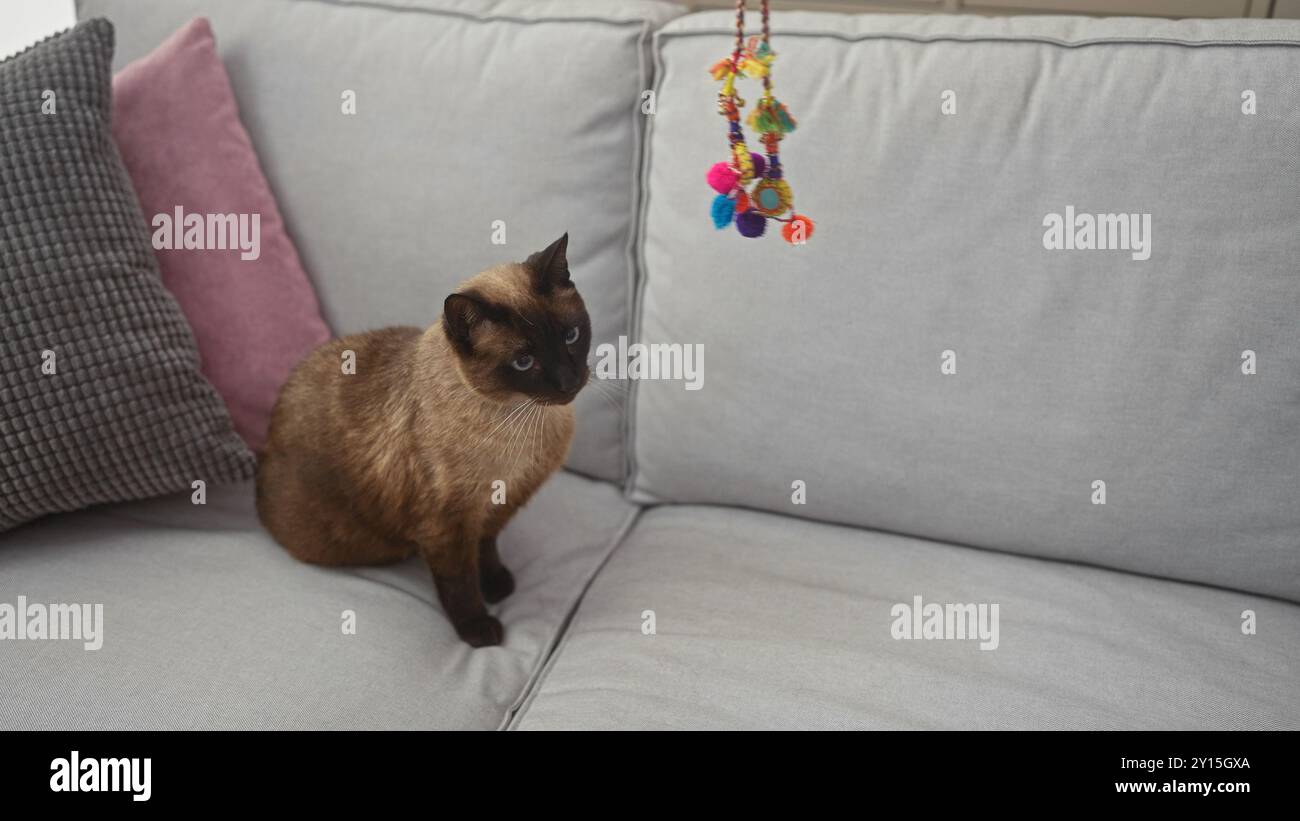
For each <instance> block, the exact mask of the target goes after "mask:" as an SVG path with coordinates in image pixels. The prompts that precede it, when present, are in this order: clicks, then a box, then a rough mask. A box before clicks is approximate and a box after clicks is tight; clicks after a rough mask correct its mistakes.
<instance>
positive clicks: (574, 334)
mask: <svg viewBox="0 0 1300 821" xmlns="http://www.w3.org/2000/svg"><path fill="white" fill-rule="evenodd" d="M580 336H582V331H580V330H578V327H577V326H576V325H575V326H574V327H572V328H570V329H569V332H568V333H567V334H565V335H564V344H565V345H572V344H573V343H574V342H577V341H578V337H580Z"/></svg>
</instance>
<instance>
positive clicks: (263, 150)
mask: <svg viewBox="0 0 1300 821" xmlns="http://www.w3.org/2000/svg"><path fill="white" fill-rule="evenodd" d="M681 11H682V9H681V8H680V7H678V6H675V5H672V4H669V3H660V2H651V0H636V1H635V2H628V3H617V4H615V3H605V2H601V1H600V0H576V1H570V2H541V3H528V2H522V1H521V0H505V1H503V2H493V1H492V0H406V1H405V2H397V1H396V0H394V1H390V2H383V1H382V0H381V1H380V2H365V3H356V4H352V3H345V2H320V0H262V1H261V2H257V3H250V2H247V1H246V0H81V2H80V3H79V7H78V13H79V15H80V16H82V17H88V16H97V15H102V16H107V17H109V18H110V19H112V20H113V21H114V22H115V23H116V25H117V31H118V42H119V48H118V58H117V64H118V65H119V66H122V65H125V64H126V63H127V62H129V61H130V60H132V59H135V58H136V57H139V56H141V55H143V54H145V53H148V52H149V51H150V50H152V49H153V48H154V47H155V46H157V45H158V43H160V42H161V41H162V40H163V39H164V38H166V37H167V35H168V34H170V33H171V32H172V31H174V30H175V29H177V28H178V27H180V26H181V25H183V24H184V23H185V22H186V21H188V20H189V19H191V18H193V17H195V16H198V15H203V16H206V17H208V18H209V19H210V20H211V22H212V28H213V31H214V32H215V33H216V38H217V45H218V48H219V50H220V53H221V56H222V58H223V59H224V60H225V64H226V69H227V71H228V73H229V74H230V81H231V84H232V86H233V87H234V90H235V96H236V98H237V99H238V101H239V109H240V114H241V115H242V118H243V121H244V124H245V126H246V127H247V129H248V132H249V134H250V136H251V137H252V141H253V145H254V146H255V148H256V149H257V152H258V157H259V159H260V160H261V162H262V167H263V170H264V171H265V173H266V176H267V179H268V180H269V182H270V184H271V188H272V190H273V191H274V192H275V194H276V197H277V199H278V202H279V205H280V208H281V211H282V213H283V215H284V220H285V224H286V226H287V227H288V230H289V233H290V235H291V236H292V237H293V238H294V240H295V241H296V243H297V246H298V250H299V253H300V255H301V257H302V260H303V263H304V266H305V267H306V269H307V272H308V274H309V275H310V276H311V278H312V282H313V284H314V285H315V287H316V291H317V294H318V296H319V298H320V302H321V308H322V311H323V313H324V315H325V319H326V321H327V322H329V324H330V325H331V327H332V330H333V331H334V333H336V334H348V333H355V332H357V331H362V330H366V329H370V328H377V327H383V326H386V325H428V324H430V323H431V322H433V321H434V320H435V319H437V317H438V315H439V313H440V312H441V309H442V303H443V299H444V298H445V297H446V295H447V294H448V293H450V292H451V290H452V289H454V287H455V286H456V285H457V284H458V283H459V282H460V281H462V280H464V279H466V278H468V277H469V276H470V275H472V274H474V273H476V272H477V271H479V270H481V269H483V268H486V267H488V266H490V265H494V264H497V263H500V262H505V261H510V260H523V259H524V258H525V257H527V256H528V255H529V254H530V253H532V252H534V251H537V250H540V249H542V248H544V247H546V245H548V244H549V243H550V242H551V241H553V240H554V239H556V238H557V237H558V236H560V235H561V234H562V233H564V232H565V231H568V232H569V233H570V240H571V241H570V245H569V261H570V265H571V268H572V271H573V278H574V280H575V281H576V282H577V283H578V286H579V288H580V289H581V291H582V293H583V296H584V298H585V299H586V301H587V305H588V308H589V310H590V313H591V316H592V323H593V341H594V342H596V343H600V342H605V341H612V340H615V339H616V338H617V337H618V336H619V335H620V334H626V333H627V327H628V321H629V312H630V289H631V285H630V282H631V277H632V266H631V253H630V252H631V230H632V227H633V211H634V208H635V204H636V194H635V176H636V175H635V170H636V168H637V146H638V139H639V137H638V131H639V129H640V125H641V122H642V120H643V119H644V115H642V114H641V113H640V104H641V92H642V91H643V90H644V89H646V88H647V87H648V85H649V82H650V79H649V75H648V59H647V56H648V55H647V53H646V52H647V49H648V45H649V35H650V32H651V30H652V28H653V27H654V26H655V25H657V24H659V23H662V22H663V21H665V20H667V19H669V18H671V17H673V16H675V15H677V14H680V13H681ZM349 107H351V110H354V111H355V113H353V114H349V113H345V110H346V109H349ZM500 243H504V244H500ZM577 410H578V413H579V423H578V434H577V438H576V440H575V442H574V447H573V450H572V453H571V455H570V462H569V464H570V466H571V467H573V468H575V469H577V470H579V471H582V472H585V473H588V474H591V475H594V476H598V477H602V478H607V479H619V478H622V477H623V475H624V467H625V457H624V452H623V435H622V434H623V420H622V413H621V410H620V403H619V402H617V401H609V400H606V399H602V398H601V397H600V396H598V395H597V394H596V392H595V391H584V393H583V395H581V396H580V397H579V399H578V406H577Z"/></svg>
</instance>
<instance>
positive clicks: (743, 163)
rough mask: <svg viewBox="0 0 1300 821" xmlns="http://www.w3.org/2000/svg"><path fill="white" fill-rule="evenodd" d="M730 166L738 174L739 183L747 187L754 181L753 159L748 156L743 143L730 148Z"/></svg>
mask: <svg viewBox="0 0 1300 821" xmlns="http://www.w3.org/2000/svg"><path fill="white" fill-rule="evenodd" d="M731 156H732V160H733V162H732V164H733V165H735V166H736V170H737V171H738V172H740V182H741V184H742V185H748V184H749V183H750V182H752V181H753V179H754V158H753V157H751V156H750V155H749V148H748V146H746V145H745V144H744V143H743V142H738V143H736V144H735V145H733V146H731Z"/></svg>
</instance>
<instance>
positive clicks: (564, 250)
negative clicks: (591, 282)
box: [524, 231, 573, 294]
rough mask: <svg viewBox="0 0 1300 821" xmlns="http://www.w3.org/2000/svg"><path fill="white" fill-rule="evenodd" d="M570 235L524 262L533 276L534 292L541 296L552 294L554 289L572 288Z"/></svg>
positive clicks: (566, 233) (566, 234)
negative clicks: (570, 278)
mask: <svg viewBox="0 0 1300 821" xmlns="http://www.w3.org/2000/svg"><path fill="white" fill-rule="evenodd" d="M568 251H569V234H568V232H567V231H566V232H565V234H564V236H562V237H560V238H559V239H557V240H556V241H555V242H552V243H551V244H550V245H548V246H546V249H545V250H543V251H538V252H537V253H535V254H533V255H532V256H530V257H529V258H528V259H527V260H525V261H524V265H526V266H527V267H528V269H529V271H530V272H531V273H532V275H533V290H535V291H537V293H539V294H547V293H550V291H551V289H552V288H566V287H572V286H573V283H572V282H571V281H570V280H569V254H568Z"/></svg>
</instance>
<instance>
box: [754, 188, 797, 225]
mask: <svg viewBox="0 0 1300 821" xmlns="http://www.w3.org/2000/svg"><path fill="white" fill-rule="evenodd" d="M793 196H794V195H793V194H791V193H790V185H789V183H787V182H786V181H785V180H774V179H771V178H769V179H765V180H763V181H762V182H760V183H759V184H758V185H755V186H754V190H753V192H752V193H751V194H750V204H751V207H752V208H753V209H754V210H755V211H758V212H759V213H761V214H765V215H767V216H769V217H779V216H781V215H782V214H784V213H785V212H786V211H789V210H790V205H791V203H792V202H793Z"/></svg>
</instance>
